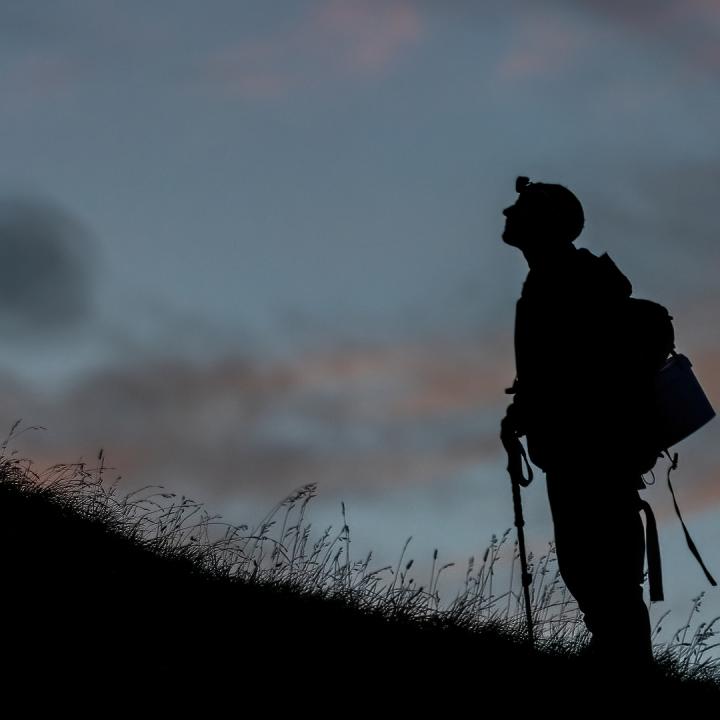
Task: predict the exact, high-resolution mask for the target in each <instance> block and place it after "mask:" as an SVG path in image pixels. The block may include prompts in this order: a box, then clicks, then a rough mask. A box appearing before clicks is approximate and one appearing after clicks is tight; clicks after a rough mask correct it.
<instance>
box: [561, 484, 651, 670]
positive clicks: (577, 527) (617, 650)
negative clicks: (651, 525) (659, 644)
mask: <svg viewBox="0 0 720 720" xmlns="http://www.w3.org/2000/svg"><path fill="white" fill-rule="evenodd" d="M547 480H548V497H549V499H550V507H551V510H552V514H553V522H554V529H555V544H556V551H557V559H558V566H559V570H560V575H561V576H562V578H563V580H564V581H565V584H566V585H567V588H568V590H569V591H570V593H571V594H572V595H573V597H574V598H575V600H576V601H577V603H578V606H579V608H580V610H581V612H582V613H583V615H584V620H585V624H586V626H587V628H588V630H589V631H590V632H591V633H592V646H593V648H594V650H595V651H597V653H598V654H599V655H601V656H604V657H606V658H607V659H609V660H613V661H621V662H623V663H624V662H628V663H631V664H633V665H637V664H638V663H645V662H647V661H649V660H651V658H652V645H651V639H650V617H649V613H648V609H647V606H646V605H645V602H644V600H643V592H642V582H643V562H644V554H645V537H644V530H643V525H642V520H641V518H640V513H639V508H638V505H637V503H638V501H639V498H638V495H637V490H634V489H633V488H629V489H627V490H626V489H625V488H623V489H622V491H617V490H615V491H611V489H610V490H609V489H608V486H607V484H606V485H602V483H603V482H605V483H607V478H605V479H604V481H603V478H593V479H589V478H583V477H578V476H577V475H571V474H569V473H563V474H559V473H556V474H548V478H547Z"/></svg>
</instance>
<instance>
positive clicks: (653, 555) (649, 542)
mask: <svg viewBox="0 0 720 720" xmlns="http://www.w3.org/2000/svg"><path fill="white" fill-rule="evenodd" d="M640 509H641V510H642V511H643V512H644V513H645V527H646V530H645V552H646V554H647V564H648V585H649V586H650V602H660V601H662V600H664V599H665V596H664V595H663V584H662V564H661V562H660V540H659V539H658V531H657V523H656V522H655V515H654V514H653V511H652V508H651V507H650V503H648V501H647V500H640Z"/></svg>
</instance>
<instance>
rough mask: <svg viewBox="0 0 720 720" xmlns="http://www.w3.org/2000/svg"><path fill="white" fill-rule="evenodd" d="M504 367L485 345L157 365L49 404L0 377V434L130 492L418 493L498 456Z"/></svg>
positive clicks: (100, 379)
mask: <svg viewBox="0 0 720 720" xmlns="http://www.w3.org/2000/svg"><path fill="white" fill-rule="evenodd" d="M473 358H474V361H473ZM498 362H501V360H500V358H498V357H496V356H493V354H492V353H490V354H488V353H485V352H483V351H482V349H481V348H467V347H452V346H446V347H442V348H438V347H435V346H433V345H425V346H414V347H405V348H398V347H377V346H376V347H365V348H354V349H349V350H342V349H340V350H335V351H325V352H322V353H306V354H304V355H301V356H295V357H294V358H291V359H288V360H285V361H273V362H270V361H268V362H265V363H264V362H260V361H256V360H248V359H243V358H240V357H237V356H235V357H227V358H226V359H225V360H223V361H220V362H218V363H216V364H213V365H210V366H207V365H206V366H200V365H194V364H192V363H188V362H187V361H184V360H177V361H170V360H163V361H158V362H155V363H153V362H148V363H145V364H143V365H139V364H136V365H125V366H121V367H115V368H105V369H102V370H98V371H97V372H95V373H94V374H92V375H88V376H86V377H84V378H83V379H81V380H80V381H79V382H78V383H77V384H76V385H75V386H73V387H71V388H68V389H67V390H66V391H64V392H61V393H60V392H56V393H53V394H52V395H48V396H45V395H43V394H41V393H40V392H39V391H37V390H35V391H33V390H31V389H30V388H29V387H28V386H25V385H22V384H20V383H18V382H17V381H16V380H15V379H14V378H13V376H11V375H5V376H3V377H0V387H4V398H5V402H4V403H3V406H2V415H0V427H2V426H5V427H6V428H9V427H10V426H11V425H12V423H13V422H14V421H15V420H17V419H19V418H23V420H24V423H26V424H33V425H42V426H44V427H46V428H47V431H45V432H42V433H34V434H33V435H32V441H31V442H32V446H31V448H30V449H27V450H26V449H25V448H26V445H25V442H27V440H26V441H25V442H24V443H23V448H22V450H23V452H26V454H27V455H28V456H29V457H30V458H31V459H33V460H34V461H35V462H36V463H39V464H42V463H45V464H46V466H47V465H51V464H55V463H57V462H73V461H75V460H77V459H78V458H80V457H81V456H83V457H85V458H93V457H95V456H96V455H97V452H98V450H99V448H100V447H103V448H104V450H105V455H106V458H107V462H108V464H110V465H111V466H112V467H114V468H115V469H116V472H117V474H119V475H122V476H123V478H124V479H125V480H126V482H127V483H128V485H131V486H133V487H137V486H140V485H146V484H155V483H162V484H166V485H167V486H168V487H170V488H171V489H173V490H180V489H184V490H185V491H186V492H192V493H194V494H195V495H196V496H197V495H200V496H201V497H200V499H206V498H207V496H208V495H213V496H216V495H221V496H226V495H237V494H248V493H249V494H256V495H261V496H263V497H267V498H272V499H278V498H279V497H282V496H284V495H285V494H286V493H288V492H290V491H291V490H293V489H295V488H296V487H298V486H299V485H302V484H304V483H308V482H319V483H320V486H321V489H322V488H323V487H324V488H325V489H326V490H327V489H335V490H339V489H345V490H346V491H350V492H356V493H367V492H377V491H381V490H383V489H385V488H388V487H398V486H402V485H406V486H408V485H410V486H418V487H421V486H423V485H427V484H428V483H431V482H434V481H442V480H443V479H444V478H450V477H453V476H455V475H456V474H457V473H459V472H463V471H465V470H467V469H468V468H471V467H473V466H476V465H477V464H479V463H484V462H487V461H492V462H494V461H495V460H496V459H497V457H498V453H499V443H498V440H497V430H496V428H497V418H498V415H499V413H500V412H501V407H499V403H498V399H499V398H500V403H504V402H505V397H504V396H503V394H502V387H499V388H498V387H496V386H495V385H494V383H493V382H492V381H491V378H493V377H495V376H496V375H498V374H499V372H500V371H499V369H498V367H497V364H498ZM484 375H486V376H487V377H486V378H485V379H483V380H478V377H482V376H484ZM463 388H464V389H465V392H463ZM0 434H2V433H0ZM29 437H30V436H26V438H29Z"/></svg>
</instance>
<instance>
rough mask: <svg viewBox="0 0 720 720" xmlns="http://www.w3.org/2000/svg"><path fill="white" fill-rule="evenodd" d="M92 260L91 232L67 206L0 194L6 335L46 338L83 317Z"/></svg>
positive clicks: (0, 318)
mask: <svg viewBox="0 0 720 720" xmlns="http://www.w3.org/2000/svg"><path fill="white" fill-rule="evenodd" d="M96 261H97V257H96V248H95V245H94V243H93V240H92V237H91V235H90V233H89V231H88V230H87V228H86V227H85V226H84V225H83V224H82V223H81V222H80V221H79V220H77V219H76V218H75V217H73V216H72V215H71V214H70V213H69V212H68V211H66V210H64V209H63V208H60V207H58V206H55V205H52V204H50V203H48V202H46V201H44V200H41V199H38V198H32V197H23V198H0V267H2V268H3V281H2V283H0V329H1V330H2V332H3V334H4V336H5V337H6V338H8V337H12V338H14V339H16V340H31V341H34V340H36V339H39V340H44V339H46V338H50V337H53V336H58V335H60V334H62V333H66V332H67V331H69V330H73V329H76V328H78V327H79V326H80V325H81V324H82V323H84V322H85V321H87V320H88V319H89V317H90V316H91V313H92V310H93V304H94V300H93V284H94V283H93V273H94V271H95V268H96Z"/></svg>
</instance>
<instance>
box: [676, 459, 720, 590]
mask: <svg viewBox="0 0 720 720" xmlns="http://www.w3.org/2000/svg"><path fill="white" fill-rule="evenodd" d="M663 452H664V453H665V454H666V455H667V456H668V458H669V459H670V462H671V463H672V464H671V465H670V467H669V468H668V471H667V484H668V487H669V488H670V494H671V495H672V499H673V505H674V506H675V512H676V513H677V516H678V518H679V519H680V524H681V525H682V529H683V532H684V533H685V542H687V546H688V547H689V548H690V552H691V553H692V554H693V555H694V556H695V559H696V560H697V561H698V563H699V565H700V567H701V568H702V571H703V572H704V573H705V577H706V578H707V579H708V582H709V583H710V584H711V585H712V586H713V587H715V586H717V582H715V578H714V577H713V576H712V575H711V574H710V571H709V570H708V569H707V568H706V567H705V563H704V562H703V560H702V558H701V557H700V553H699V552H698V549H697V547H696V546H695V543H694V542H693V539H692V538H691V537H690V533H689V532H688V529H687V527H686V526H685V522H684V521H683V519H682V515H681V514H680V508H679V507H678V504H677V500H676V498H675V491H674V490H673V486H672V483H671V482H670V473H671V471H673V470H675V469H676V468H677V461H678V454H677V453H675V455H674V456H673V457H670V453H669V452H668V450H667V448H666V449H665V450H663Z"/></svg>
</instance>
